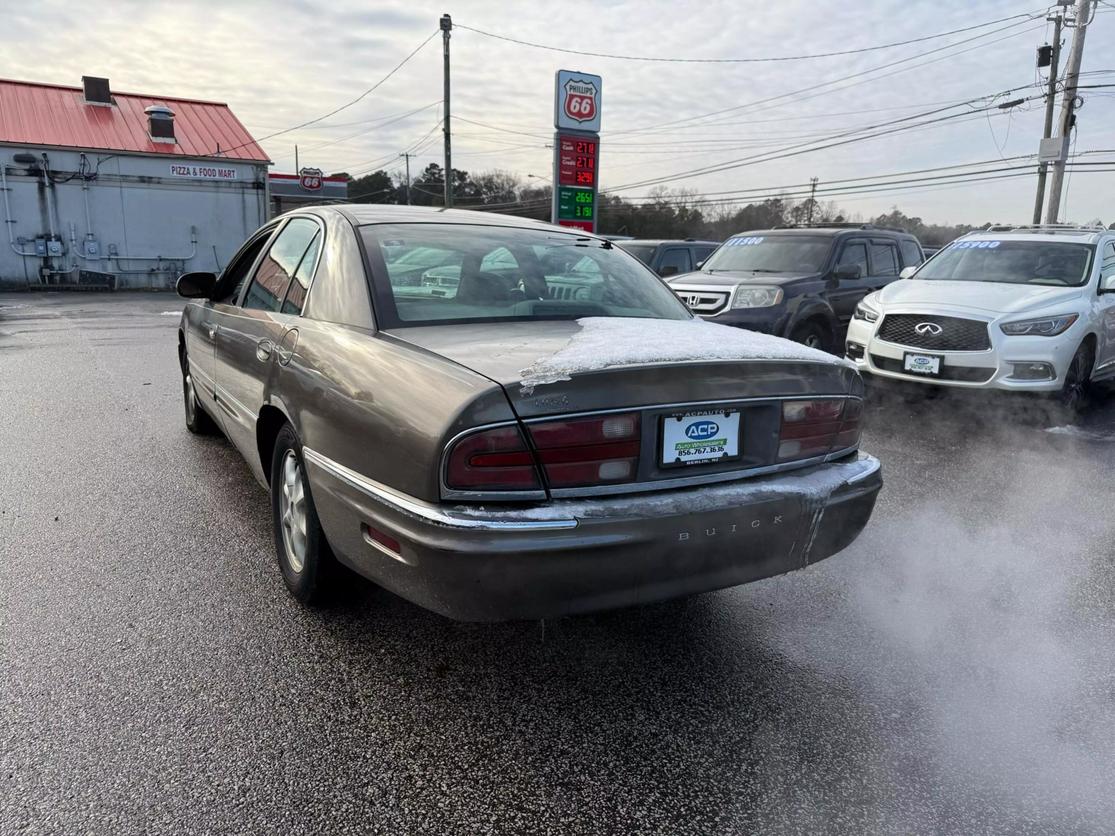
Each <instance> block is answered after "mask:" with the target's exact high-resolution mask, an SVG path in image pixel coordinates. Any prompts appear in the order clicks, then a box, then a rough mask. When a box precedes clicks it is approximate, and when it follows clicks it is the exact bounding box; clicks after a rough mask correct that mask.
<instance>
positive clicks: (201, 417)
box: [182, 350, 217, 435]
mask: <svg viewBox="0 0 1115 836" xmlns="http://www.w3.org/2000/svg"><path fill="white" fill-rule="evenodd" d="M182 406H183V409H184V410H185V413H186V429H187V430H189V431H190V432H192V433H193V434H194V435H213V434H215V433H216V432H217V422H216V421H214V420H213V418H212V416H210V415H209V413H208V412H206V411H205V407H203V406H202V405H201V401H199V400H198V399H197V389H196V388H195V387H194V379H193V375H192V374H190V358H189V355H188V354H186V352H185V350H183V352H182Z"/></svg>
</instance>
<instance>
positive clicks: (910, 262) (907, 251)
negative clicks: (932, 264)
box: [898, 239, 925, 267]
mask: <svg viewBox="0 0 1115 836" xmlns="http://www.w3.org/2000/svg"><path fill="white" fill-rule="evenodd" d="M898 246H899V248H900V249H901V250H902V266H903V267H917V266H918V265H919V264H921V263H922V262H923V261H924V260H925V259H924V258H922V254H921V247H919V246H918V245H917V244H916V243H915V242H913V241H906V240H905V239H903V240H902V241H899V242H898Z"/></svg>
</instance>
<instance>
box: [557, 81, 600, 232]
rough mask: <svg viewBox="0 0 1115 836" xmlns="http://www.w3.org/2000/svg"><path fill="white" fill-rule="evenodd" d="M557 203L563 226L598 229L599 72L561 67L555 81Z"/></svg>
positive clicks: (558, 216)
mask: <svg viewBox="0 0 1115 836" xmlns="http://www.w3.org/2000/svg"><path fill="white" fill-rule="evenodd" d="M554 128H555V132H554V204H553V209H552V210H551V219H552V220H553V222H554V223H556V224H559V225H560V226H567V227H572V228H573V229H583V230H584V231H585V232H595V231H596V203H597V201H596V196H597V191H598V189H599V185H598V178H599V176H600V174H599V166H600V76H598V75H591V74H589V73H578V72H573V71H572V70H558V72H557V79H556V84H555V86H554Z"/></svg>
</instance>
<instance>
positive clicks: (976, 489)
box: [0, 294, 1115, 834]
mask: <svg viewBox="0 0 1115 836" xmlns="http://www.w3.org/2000/svg"><path fill="white" fill-rule="evenodd" d="M180 309H181V301H180V300H179V299H178V298H177V297H172V296H170V295H166V294H137V295H126V294H120V295H115V296H109V295H90V294H83V295H77V294H51V295H34V294H7V295H0V462H2V468H0V476H2V478H0V555H2V559H0V604H2V606H0V637H2V641H3V668H4V669H3V671H2V672H0V673H2V676H0V688H2V700H0V703H2V708H0V716H2V721H3V722H2V728H0V832H2V833H4V834H9V833H11V834H15V833H20V834H23V833H28V834H30V833H61V832H65V833H76V832H80V833H113V834H125V833H160V832H161V833H167V832H174V833H214V832H228V833H232V832H235V833H249V832H250V833H368V832H382V833H437V834H442V833H469V834H471V833H488V832H491V833H539V834H540V833H602V832H616V833H670V834H680V833H694V834H711V833H750V832H764V833H795V832H844V833H863V832H887V833H913V832H919V833H931V832H932V833H1054V832H1056V833H1089V832H1102V831H1109V828H1110V826H1111V822H1112V821H1115V793H1112V791H1111V788H1112V786H1115V674H1113V671H1115V641H1113V638H1115V571H1113V565H1112V564H1113V562H1115V478H1113V477H1112V474H1113V473H1115V396H1112V395H1111V394H1110V393H1107V394H1105V395H1104V396H1103V397H1102V398H1101V401H1100V403H1099V404H1098V405H1097V406H1096V407H1095V408H1094V409H1093V410H1092V411H1091V412H1090V413H1089V414H1088V415H1086V416H1085V417H1084V418H1083V419H1082V420H1081V421H1080V422H1079V423H1077V424H1074V425H1065V424H1061V423H1057V422H1056V421H1053V420H1049V418H1048V416H1044V415H1043V414H1041V410H1036V409H1034V408H1033V407H1032V405H1031V404H1030V403H1029V402H1028V401H1015V400H1006V399H990V400H989V399H985V398H972V397H969V398H954V397H946V398H940V399H935V400H928V401H918V400H916V399H914V400H912V401H911V402H908V399H907V398H904V397H903V396H902V395H903V393H902V392H891V391H888V392H884V393H880V394H877V395H876V396H875V397H874V398H873V401H874V402H873V405H872V409H871V411H870V415H869V426H868V431H867V432H866V434H865V439H864V448H865V449H867V450H869V451H870V452H872V453H874V454H875V455H877V456H878V457H879V458H881V459H882V460H883V463H884V467H885V474H886V479H887V484H886V487H885V488H884V491H883V494H882V496H881V498H880V502H879V506H878V509H877V511H876V516H875V518H874V519H873V521H872V523H871V524H870V526H869V527H868V529H867V531H866V532H865V533H864V535H863V536H862V537H861V538H860V540H858V541H857V542H856V543H855V544H854V545H853V546H852V547H851V548H849V549H848V550H847V551H845V552H844V553H842V554H840V555H838V556H836V557H834V558H832V559H831V560H828V561H826V562H824V563H822V564H819V565H817V566H814V567H811V568H810V569H808V570H805V571H803V572H799V573H795V574H792V575H789V576H784V577H780V578H776V579H772V580H768V581H763V582H760V583H757V584H753V585H750V586H747V587H742V588H738V589H734V590H728V591H724V592H719V593H714V594H709V595H704V596H700V597H697V598H694V599H690V600H687V601H681V602H673V603H668V604H664V605H657V606H652V607H646V608H642V609H635V610H627V611H621V612H614V613H608V614H604V615H598V616H592V617H582V618H571V619H563V620H558V621H549V622H546V623H545V624H544V625H543V624H539V623H516V624H504V625H477V624H459V623H454V622H451V621H447V620H445V619H443V618H441V617H439V616H436V615H433V614H430V613H427V612H424V611H422V610H420V609H418V608H416V607H414V606H412V605H410V604H407V603H405V602H403V601H401V600H398V599H396V598H394V597H393V596H391V595H390V594H388V593H386V592H383V591H381V590H378V589H376V588H375V587H373V586H372V585H370V584H364V583H358V584H354V586H353V588H352V589H351V590H350V593H349V594H348V595H347V596H346V597H345V598H344V599H343V600H342V601H341V602H339V603H338V604H337V605H335V606H334V607H332V608H330V609H328V610H325V611H320V612H314V611H309V610H305V609H303V608H301V607H300V606H298V605H297V604H296V603H294V602H293V601H292V600H291V599H290V598H289V597H288V596H287V594H286V591H285V589H284V587H283V584H282V581H281V578H280V576H279V573H278V571H277V569H276V568H275V566H274V558H273V552H272V545H271V528H270V518H269V513H268V505H267V501H266V498H265V495H264V493H263V492H262V490H261V489H260V488H259V487H258V486H257V485H256V483H255V482H254V481H253V480H252V479H251V477H250V476H249V473H248V470H247V468H246V466H245V465H244V464H243V462H242V461H241V460H240V458H239V456H238V455H237V454H236V453H235V452H234V451H233V449H232V448H231V447H230V446H229V445H228V444H227V443H226V442H225V441H224V440H222V439H219V438H217V439H203V438H195V437H193V436H190V435H189V434H187V433H186V431H185V429H184V427H183V425H182V415H181V413H182V405H181V389H180V378H179V372H178V369H177V363H176V356H175V328H176V325H177V322H178V320H177V316H176V313H177V311H179V310H180Z"/></svg>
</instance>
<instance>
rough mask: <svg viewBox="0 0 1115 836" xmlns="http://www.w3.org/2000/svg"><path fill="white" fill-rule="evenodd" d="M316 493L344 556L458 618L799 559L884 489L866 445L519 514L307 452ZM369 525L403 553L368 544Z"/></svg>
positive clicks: (833, 542)
mask: <svg viewBox="0 0 1115 836" xmlns="http://www.w3.org/2000/svg"><path fill="white" fill-rule="evenodd" d="M306 462H307V465H308V469H309V474H310V481H311V490H312V492H313V497H314V503H315V505H316V506H317V510H318V514H319V516H320V518H321V521H322V525H323V526H324V528H325V532H326V535H327V537H328V538H329V542H330V544H331V545H332V546H333V549H334V551H335V552H336V553H337V555H338V557H339V558H340V559H341V561H342V562H344V563H345V564H346V565H348V566H350V567H351V568H353V569H355V570H356V571H357V572H359V573H361V574H363V575H365V576H367V577H369V578H370V579H372V580H373V581H375V582H376V583H378V584H380V585H381V586H384V587H386V588H387V589H390V590H392V591H393V592H395V593H397V594H398V595H401V596H402V597H404V598H407V599H408V600H410V601H413V602H414V603H416V604H419V605H420V606H423V607H426V608H427V609H431V610H434V611H435V612H439V613H441V614H443V615H446V616H449V617H450V618H455V619H460V620H464V621H501V620H513V619H537V618H548V617H555V616H560V615H566V614H571V613H582V612H590V611H594V610H602V609H612V608H616V607H624V606H629V605H633V604H642V603H648V602H651V601H661V600H665V599H668V598H674V597H678V596H683V595H689V594H693V593H698V592H707V591H710V590H714V589H722V588H724V587H729V586H735V585H737V584H742V583H747V582H749V581H754V580H759V579H760V578H766V577H770V576H771V575H778V574H782V573H784V572H789V571H792V570H794V569H801V568H803V567H805V566H807V565H809V564H810V563H816V562H817V561H819V560H823V559H824V558H826V557H829V556H830V555H833V554H835V553H836V552H838V551H840V550H841V549H843V548H844V547H845V546H847V545H848V544H849V543H851V542H852V541H853V540H854V539H855V538H856V537H857V536H858V535H859V533H860V531H861V530H862V529H863V527H864V525H866V523H867V520H868V518H869V517H870V516H871V512H872V510H873V508H874V506H875V498H876V496H877V495H878V492H879V489H880V488H881V487H882V474H881V469H880V466H879V462H878V461H877V460H876V459H874V458H872V457H871V456H867V455H864V454H858V455H854V456H852V457H851V458H848V459H845V460H843V461H839V462H832V463H828V464H823V465H818V466H816V467H812V468H808V469H806V470H800V471H795V472H793V473H789V474H781V475H777V476H768V477H761V478H752V479H747V480H744V481H742V482H735V483H728V484H722V485H713V486H705V487H701V488H690V489H686V490H676V491H664V492H656V493H650V494H640V495H635V496H624V497H606V498H601V499H596V500H570V501H556V502H550V503H547V504H546V505H544V506H539V507H537V508H535V509H524V510H519V511H498V510H490V509H488V510H484V509H479V508H464V507H459V506H458V507H451V506H445V505H429V504H425V503H419V502H417V501H416V500H414V499H413V498H410V497H404V496H402V495H399V494H396V493H393V492H392V491H390V489H387V488H385V487H384V486H382V485H379V484H378V483H374V482H372V481H370V480H367V479H365V478H364V477H361V476H359V475H358V474H355V473H353V472H351V471H348V470H346V469H345V468H343V467H341V466H339V465H337V464H336V463H334V462H331V461H329V460H328V459H325V458H324V457H322V456H320V455H319V454H317V453H315V452H314V451H312V450H308V451H306ZM364 525H370V526H373V527H375V528H377V529H378V530H380V531H382V532H385V533H387V534H388V535H389V536H391V537H393V538H395V539H397V540H398V541H399V543H400V544H401V552H402V553H401V555H393V554H391V553H389V552H387V551H386V550H384V549H383V548H381V547H378V546H376V545H373V544H372V543H370V542H369V541H368V539H367V538H366V537H365V535H364V530H363V526H364Z"/></svg>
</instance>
